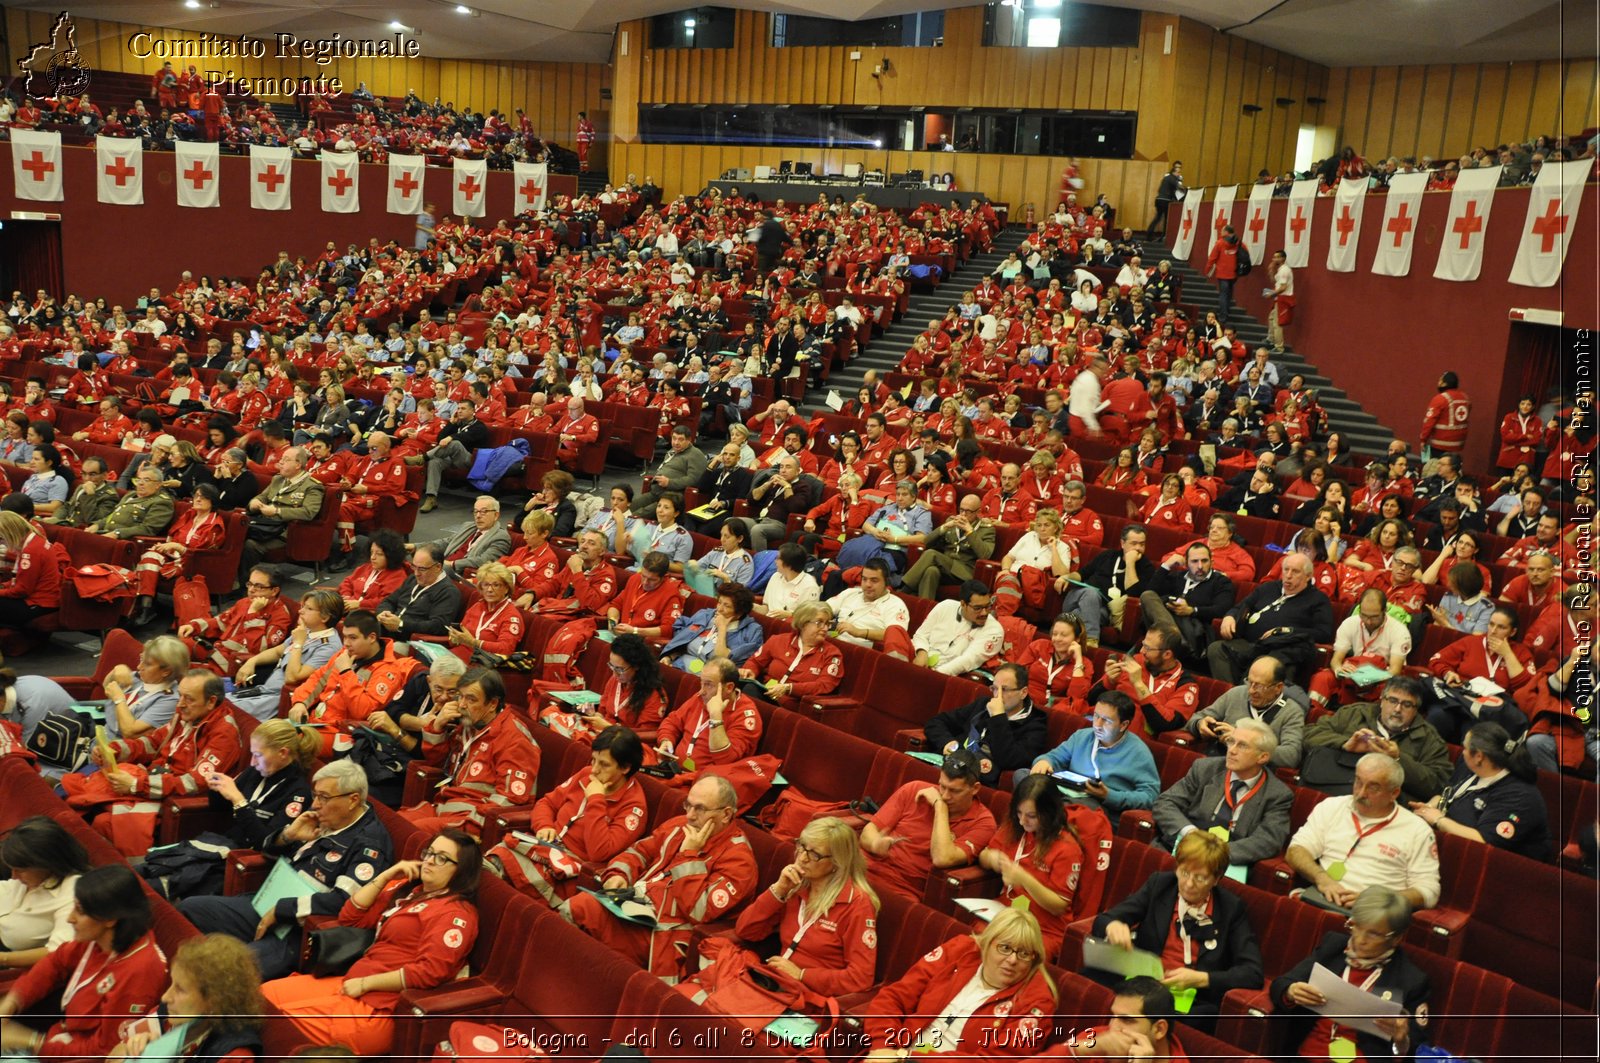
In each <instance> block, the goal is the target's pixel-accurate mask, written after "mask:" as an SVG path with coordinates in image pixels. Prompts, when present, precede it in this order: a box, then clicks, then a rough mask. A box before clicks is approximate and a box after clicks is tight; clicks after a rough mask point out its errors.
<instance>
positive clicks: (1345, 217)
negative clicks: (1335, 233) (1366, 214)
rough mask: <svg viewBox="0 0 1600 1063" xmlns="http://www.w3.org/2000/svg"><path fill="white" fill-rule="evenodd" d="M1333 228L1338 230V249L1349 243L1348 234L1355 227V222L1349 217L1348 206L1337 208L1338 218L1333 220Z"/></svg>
mask: <svg viewBox="0 0 1600 1063" xmlns="http://www.w3.org/2000/svg"><path fill="white" fill-rule="evenodd" d="M1333 227H1334V228H1335V229H1338V230H1339V246H1340V247H1343V246H1344V245H1345V244H1347V243H1349V242H1350V234H1351V233H1352V232H1354V231H1355V227H1356V220H1355V218H1353V217H1351V215H1350V204H1348V203H1346V204H1345V205H1344V206H1342V207H1340V208H1339V216H1338V217H1337V218H1335V219H1334V221H1333Z"/></svg>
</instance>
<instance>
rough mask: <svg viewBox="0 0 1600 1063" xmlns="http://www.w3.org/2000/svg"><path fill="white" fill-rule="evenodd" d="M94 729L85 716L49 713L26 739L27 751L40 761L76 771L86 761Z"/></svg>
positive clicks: (90, 720)
mask: <svg viewBox="0 0 1600 1063" xmlns="http://www.w3.org/2000/svg"><path fill="white" fill-rule="evenodd" d="M94 728H95V723H94V720H93V719H91V718H90V717H89V716H88V715H87V714H85V713H79V712H52V713H50V714H49V715H48V716H46V717H45V718H44V719H42V720H40V721H39V724H38V726H37V727H35V728H34V730H33V734H31V735H29V736H28V749H29V750H31V751H32V752H33V754H34V756H36V757H38V758H39V759H40V760H42V761H45V762H47V763H50V764H55V765H60V766H64V767H65V768H66V769H67V770H68V771H77V770H78V769H79V768H81V767H83V766H84V765H85V764H87V763H88V762H89V745H90V743H91V742H93V741H94Z"/></svg>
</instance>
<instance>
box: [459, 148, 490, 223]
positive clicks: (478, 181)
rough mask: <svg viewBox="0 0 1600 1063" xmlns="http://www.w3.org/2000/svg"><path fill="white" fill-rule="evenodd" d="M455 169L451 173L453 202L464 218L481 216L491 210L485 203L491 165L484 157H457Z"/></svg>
mask: <svg viewBox="0 0 1600 1063" xmlns="http://www.w3.org/2000/svg"><path fill="white" fill-rule="evenodd" d="M455 164H456V165H455V170H454V172H453V173H452V174H451V175H450V193H451V203H452V205H453V207H454V210H453V211H452V212H451V213H454V214H459V215H461V216H462V217H463V218H481V217H483V216H484V215H485V214H487V213H488V212H489V210H488V207H486V206H485V205H484V200H485V199H486V198H487V197H486V196H485V195H484V187H483V186H484V185H485V184H486V183H487V181H488V177H489V166H488V164H487V163H485V162H484V161H483V160H482V159H456V160H455Z"/></svg>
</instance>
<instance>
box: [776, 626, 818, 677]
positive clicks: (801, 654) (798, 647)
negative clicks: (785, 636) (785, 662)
mask: <svg viewBox="0 0 1600 1063" xmlns="http://www.w3.org/2000/svg"><path fill="white" fill-rule="evenodd" d="M810 652H811V651H810V650H808V649H806V647H805V643H803V642H801V641H800V636H799V635H796V636H795V638H794V660H792V661H790V662H789V667H788V668H787V669H785V670H784V673H783V680H782V681H783V682H785V683H787V682H788V681H789V677H790V676H791V675H794V670H795V669H796V668H798V667H800V662H801V661H803V660H805V659H806V655H807V654H808V653H810Z"/></svg>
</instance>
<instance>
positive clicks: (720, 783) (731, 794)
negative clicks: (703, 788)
mask: <svg viewBox="0 0 1600 1063" xmlns="http://www.w3.org/2000/svg"><path fill="white" fill-rule="evenodd" d="M701 778H703V779H706V780H708V781H709V782H710V783H711V784H712V785H713V786H714V787H716V790H717V807H718V808H719V809H721V808H738V807H739V791H738V790H735V789H734V788H733V783H731V782H729V781H728V780H727V779H724V778H723V777H722V776H720V775H703V776H701Z"/></svg>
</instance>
